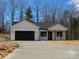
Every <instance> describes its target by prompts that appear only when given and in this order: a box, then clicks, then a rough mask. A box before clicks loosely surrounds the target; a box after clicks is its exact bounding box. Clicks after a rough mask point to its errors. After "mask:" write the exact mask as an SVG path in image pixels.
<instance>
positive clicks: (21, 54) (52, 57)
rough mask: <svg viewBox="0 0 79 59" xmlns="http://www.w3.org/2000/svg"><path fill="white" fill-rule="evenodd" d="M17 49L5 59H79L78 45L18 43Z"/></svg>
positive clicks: (41, 42)
mask: <svg viewBox="0 0 79 59" xmlns="http://www.w3.org/2000/svg"><path fill="white" fill-rule="evenodd" d="M18 43H19V44H20V45H21V46H20V48H19V49H17V50H16V51H14V52H13V53H11V54H9V55H8V56H7V57H6V58H5V59H79V44H61V43H58V44H57V43H51V42H48V41H22V42H21V41H18Z"/></svg>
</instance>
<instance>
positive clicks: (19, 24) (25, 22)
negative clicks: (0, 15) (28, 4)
mask: <svg viewBox="0 0 79 59" xmlns="http://www.w3.org/2000/svg"><path fill="white" fill-rule="evenodd" d="M16 27H21V28H22V27H24V28H29V27H30V28H39V26H37V25H35V24H33V23H31V22H29V21H26V20H23V21H21V22H19V23H17V24H15V25H13V26H12V28H16Z"/></svg>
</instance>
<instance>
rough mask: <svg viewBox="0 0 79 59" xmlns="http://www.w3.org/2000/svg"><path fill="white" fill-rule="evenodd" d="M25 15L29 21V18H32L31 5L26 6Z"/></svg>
mask: <svg viewBox="0 0 79 59" xmlns="http://www.w3.org/2000/svg"><path fill="white" fill-rule="evenodd" d="M25 15H26V20H29V21H31V18H33V16H32V10H31V7H28V8H27V9H26V13H25Z"/></svg>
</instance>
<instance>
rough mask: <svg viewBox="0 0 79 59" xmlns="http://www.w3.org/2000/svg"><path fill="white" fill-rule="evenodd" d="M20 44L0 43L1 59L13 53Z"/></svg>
mask: <svg viewBox="0 0 79 59" xmlns="http://www.w3.org/2000/svg"><path fill="white" fill-rule="evenodd" d="M18 47H19V44H17V43H12V42H0V59H3V58H4V57H5V56H7V55H8V54H9V53H11V52H13V51H14V50H15V49H16V48H18Z"/></svg>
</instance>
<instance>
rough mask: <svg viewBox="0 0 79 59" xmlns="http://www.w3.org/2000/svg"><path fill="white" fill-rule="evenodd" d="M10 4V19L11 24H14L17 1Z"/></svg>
mask: <svg viewBox="0 0 79 59" xmlns="http://www.w3.org/2000/svg"><path fill="white" fill-rule="evenodd" d="M8 2H9V10H10V19H11V24H12V23H13V22H14V19H15V12H16V0H8Z"/></svg>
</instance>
